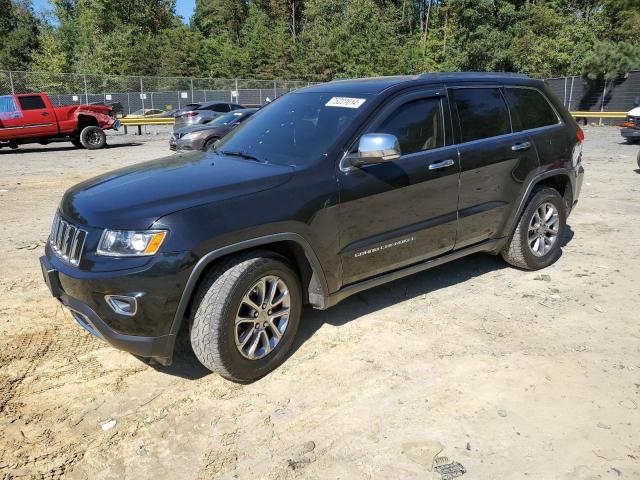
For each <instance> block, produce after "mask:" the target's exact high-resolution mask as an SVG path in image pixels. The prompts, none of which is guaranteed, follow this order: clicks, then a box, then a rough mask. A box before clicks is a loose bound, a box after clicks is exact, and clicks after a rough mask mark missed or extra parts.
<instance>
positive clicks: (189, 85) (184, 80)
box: [0, 70, 312, 115]
mask: <svg viewBox="0 0 640 480" xmlns="http://www.w3.org/2000/svg"><path fill="white" fill-rule="evenodd" d="M311 84H312V83H311V82H304V81H294V80H243V79H228V78H191V77H133V76H123V75H95V74H87V75H83V74H74V73H59V74H58V73H42V72H13V71H6V70H0V95H7V94H16V93H31V92H45V93H47V94H48V95H49V97H50V98H51V101H52V102H53V103H54V104H55V105H73V104H84V103H109V104H111V103H119V104H121V105H122V112H123V114H124V115H129V114H132V113H134V112H136V111H138V110H141V109H154V110H155V109H157V110H163V111H169V110H175V109H180V108H182V107H184V106H186V105H187V104H189V103H196V102H206V101H214V100H219V101H224V102H231V103H239V104H242V105H264V104H265V103H266V102H267V101H268V100H273V99H275V98H277V97H279V96H281V95H284V94H285V93H288V92H290V91H292V90H296V89H298V88H301V87H305V86H307V85H311Z"/></svg>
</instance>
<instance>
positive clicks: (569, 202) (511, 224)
mask: <svg viewBox="0 0 640 480" xmlns="http://www.w3.org/2000/svg"><path fill="white" fill-rule="evenodd" d="M537 186H546V187H551V188H554V189H555V190H557V191H558V193H560V195H561V196H562V198H563V199H564V202H565V205H566V206H567V215H568V214H569V212H570V211H571V207H572V206H573V199H574V194H573V182H572V181H571V173H570V171H569V170H567V169H566V168H556V169H553V170H548V171H546V172H542V173H539V174H537V175H535V176H534V177H533V178H532V179H531V180H530V181H529V183H528V184H527V187H526V188H525V189H524V190H523V192H522V195H521V196H520V198H519V200H518V203H517V205H518V208H516V209H515V210H514V211H513V213H512V214H511V216H510V217H509V220H508V222H507V224H506V226H505V229H504V230H503V232H504V234H505V237H506V239H509V238H510V237H511V235H512V234H513V231H514V229H515V226H516V223H517V222H518V219H519V218H520V215H522V212H523V211H524V209H525V207H526V205H527V201H528V200H529V198H530V197H531V195H532V193H533V191H534V189H535V188H536V187H537Z"/></svg>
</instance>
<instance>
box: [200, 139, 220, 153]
mask: <svg viewBox="0 0 640 480" xmlns="http://www.w3.org/2000/svg"><path fill="white" fill-rule="evenodd" d="M217 141H218V137H213V138H209V139H208V140H207V141H206V142H204V147H202V151H203V152H208V151H209V150H211V149H212V148H213V144H214V143H216V142H217Z"/></svg>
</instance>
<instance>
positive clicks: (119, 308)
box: [104, 295, 138, 317]
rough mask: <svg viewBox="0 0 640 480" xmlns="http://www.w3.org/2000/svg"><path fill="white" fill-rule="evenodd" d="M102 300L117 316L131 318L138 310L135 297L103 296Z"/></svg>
mask: <svg viewBox="0 0 640 480" xmlns="http://www.w3.org/2000/svg"><path fill="white" fill-rule="evenodd" d="M104 299H105V300H106V302H107V304H108V305H109V306H110V307H111V309H112V310H113V311H114V312H116V313H117V314H119V315H128V316H130V317H131V316H133V315H135V314H136V311H137V310H138V301H137V300H136V297H127V296H124V295H105V296H104Z"/></svg>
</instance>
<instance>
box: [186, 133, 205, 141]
mask: <svg viewBox="0 0 640 480" xmlns="http://www.w3.org/2000/svg"><path fill="white" fill-rule="evenodd" d="M203 135H206V132H189V133H185V134H184V135H183V136H182V140H195V139H196V138H198V137H202V136H203Z"/></svg>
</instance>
